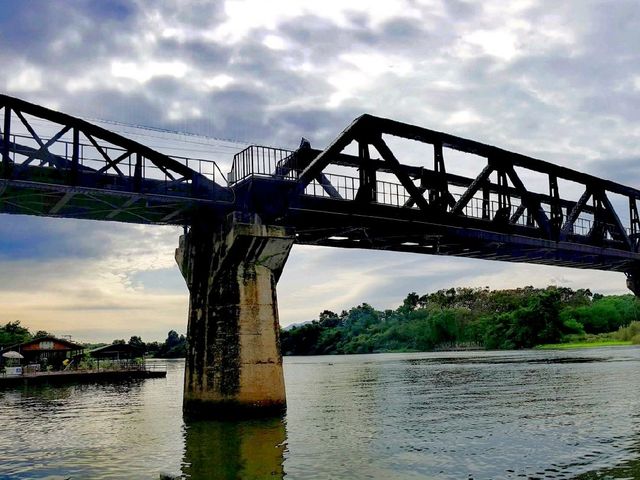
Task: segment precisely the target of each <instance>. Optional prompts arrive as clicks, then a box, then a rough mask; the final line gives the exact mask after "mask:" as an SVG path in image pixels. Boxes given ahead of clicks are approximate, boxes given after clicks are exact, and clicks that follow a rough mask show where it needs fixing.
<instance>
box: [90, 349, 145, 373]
mask: <svg viewBox="0 0 640 480" xmlns="http://www.w3.org/2000/svg"><path fill="white" fill-rule="evenodd" d="M89 355H90V356H91V357H92V358H94V359H96V360H97V362H98V369H100V364H102V367H103V368H117V369H130V368H137V367H139V366H140V365H142V363H137V362H136V359H138V358H142V357H143V356H144V350H143V349H141V348H138V347H134V346H133V345H129V344H128V343H114V344H111V345H105V346H104V347H99V348H96V349H94V350H91V351H90V352H89Z"/></svg>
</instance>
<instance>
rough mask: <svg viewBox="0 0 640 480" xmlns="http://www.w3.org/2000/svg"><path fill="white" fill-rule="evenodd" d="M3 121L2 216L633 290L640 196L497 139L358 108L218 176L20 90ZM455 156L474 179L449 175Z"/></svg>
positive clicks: (1, 105) (248, 154) (211, 166)
mask: <svg viewBox="0 0 640 480" xmlns="http://www.w3.org/2000/svg"><path fill="white" fill-rule="evenodd" d="M0 115H1V117H0V129H1V137H0V148H1V151H2V162H1V164H0V213H13V214H27V215H40V216H49V217H67V218H79V219H93V220H111V221H121V222H134V223H145V224H172V225H185V226H189V225H192V224H193V223H194V222H201V221H206V222H209V223H210V224H212V225H215V224H216V223H219V222H222V221H224V219H225V218H226V217H227V216H228V215H229V214H231V213H234V214H235V215H241V216H246V217H252V218H257V217H256V216H258V217H259V218H260V221H261V222H263V223H265V224H273V225H283V226H287V227H291V228H293V229H294V231H295V241H296V243H299V244H308V245H324V246H331V247H344V248H364V249H379V250H393V251H401V252H414V253H424V254H434V255H453V256H459V257H471V258H481V259H491V260H503V261H512V262H527V263H539V264H547V265H557V266H565V267H575V268H589V269H597V270H612V271H619V272H625V273H626V274H627V276H628V282H627V283H628V285H629V287H630V288H631V289H632V290H634V292H636V293H639V292H640V288H638V287H636V282H635V279H636V277H637V276H638V272H639V271H640V253H639V248H640V216H639V215H638V200H639V199H640V191H639V190H637V189H635V188H631V187H627V186H623V185H620V184H618V183H614V182H611V181H608V180H604V179H601V178H598V177H595V176H592V175H588V174H586V173H582V172H578V171H575V170H571V169H568V168H564V167H561V166H558V165H555V164H552V163H549V162H545V161H541V160H537V159H534V158H530V157H527V156H525V155H521V154H517V153H513V152H509V151H506V150H503V149H500V148H497V147H494V146H490V145H486V144H483V143H479V142H475V141H472V140H467V139H464V138H460V137H456V136H453V135H448V134H446V133H441V132H436V131H433V130H428V129H426V128H422V127H418V126H414V125H409V124H405V123H400V122H396V121H393V120H389V119H385V118H378V117H373V116H370V115H363V116H361V117H359V118H357V119H356V120H354V121H353V123H351V125H349V126H348V127H347V128H346V129H345V130H344V131H343V132H342V133H341V134H340V135H339V136H338V137H337V138H336V139H335V140H334V141H333V142H332V143H331V144H330V145H329V146H328V147H327V148H326V149H324V150H316V149H313V148H311V146H310V145H309V143H308V142H306V141H303V142H302V143H301V146H300V148H299V149H297V150H295V151H289V150H283V149H278V148H271V147H262V146H250V147H248V148H247V149H245V150H243V151H241V152H239V153H238V154H236V155H235V157H234V158H233V164H232V168H231V172H230V173H229V174H228V176H227V177H226V178H225V176H224V175H223V174H222V173H221V172H220V170H219V168H218V167H217V165H216V164H215V163H214V162H212V161H208V160H201V159H190V158H182V157H174V156H169V155H165V154H163V153H160V152H158V151H155V150H153V149H151V148H148V147H146V146H144V145H142V144H140V143H138V142H135V141H132V140H130V139H127V138H125V137H123V136H121V135H118V134H116V133H114V132H111V131H109V130H107V129H104V128H101V127H99V126H97V125H94V124H91V123H89V122H86V121H84V120H81V119H78V118H74V117H72V116H69V115H66V114H63V113H60V112H56V111H53V110H50V109H47V108H44V107H41V106H38V105H34V104H31V103H28V102H25V101H23V100H20V99H17V98H13V97H9V96H6V95H0ZM399 140H404V143H402V145H400V147H398V146H397V145H396V144H398V141H399ZM406 144H410V146H409V147H407V146H406ZM394 151H395V152H394ZM408 152H411V153H412V158H414V157H416V155H417V157H418V159H419V161H418V162H417V163H418V164H414V165H410V164H407V163H403V162H402V158H403V155H408ZM416 152H417V154H416ZM445 156H446V157H447V161H445ZM463 157H464V158H465V159H472V160H473V165H474V166H475V168H476V171H477V173H476V174H474V175H468V176H465V175H459V174H454V173H450V172H449V171H448V169H447V165H448V166H449V167H450V168H449V170H455V169H453V168H452V167H453V166H455V163H456V162H457V161H458V160H457V159H459V158H463ZM414 163H415V162H414ZM623 219H624V220H623Z"/></svg>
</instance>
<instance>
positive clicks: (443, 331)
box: [280, 286, 640, 355]
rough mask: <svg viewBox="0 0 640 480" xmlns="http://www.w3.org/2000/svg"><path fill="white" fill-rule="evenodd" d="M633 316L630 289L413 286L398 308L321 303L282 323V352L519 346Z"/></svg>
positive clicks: (619, 323)
mask: <svg viewBox="0 0 640 480" xmlns="http://www.w3.org/2000/svg"><path fill="white" fill-rule="evenodd" d="M636 320H638V300H637V299H636V297H635V296H633V295H611V296H603V295H600V294H597V293H596V294H592V293H591V291H590V290H588V289H579V290H572V289H570V288H566V287H555V286H550V287H547V288H543V289H540V288H533V287H525V288H518V289H511V290H490V289H489V288H450V289H444V290H439V291H437V292H435V293H430V294H426V295H418V294H417V293H415V292H412V293H410V294H409V295H407V297H406V298H405V299H404V301H403V302H402V305H400V306H399V307H398V308H396V309H395V310H376V309H375V308H373V307H372V306H371V305H369V304H367V303H363V304H362V305H359V306H357V307H353V308H351V309H349V310H344V311H342V312H341V313H340V314H337V313H334V312H332V311H329V310H325V311H323V312H322V313H320V315H319V317H318V318H317V319H315V320H313V321H311V322H308V323H305V324H302V325H298V326H294V327H291V328H288V329H284V330H282V331H281V336H280V342H281V347H282V352H283V353H284V354H285V355H325V354H349V353H374V352H394V351H395V352H397V351H429V350H434V349H451V348H484V349H519V348H531V347H534V346H536V345H540V344H547V343H558V342H561V341H563V340H566V339H567V338H574V339H577V338H580V337H583V336H585V335H588V334H600V333H604V332H612V331H616V330H619V329H621V328H624V327H627V326H628V325H629V324H631V322H634V321H636ZM637 340H638V341H639V342H640V337H638V339H637Z"/></svg>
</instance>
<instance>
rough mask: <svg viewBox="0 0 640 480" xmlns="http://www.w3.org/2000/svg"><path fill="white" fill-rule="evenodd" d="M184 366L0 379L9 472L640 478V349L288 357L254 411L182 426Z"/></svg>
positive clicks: (0, 422)
mask: <svg viewBox="0 0 640 480" xmlns="http://www.w3.org/2000/svg"><path fill="white" fill-rule="evenodd" d="M183 368H184V362H183V361H180V360H177V361H169V362H168V374H167V378H166V379H151V380H141V381H131V382H125V383H119V384H91V385H70V386H65V387H46V386H41V387H31V388H24V389H22V388H21V389H7V390H0V478H2V479H5V478H6V479H13V478H19V479H32V478H33V479H35V478H38V479H42V478H48V479H62V478H65V479H67V478H71V479H93V478H96V479H102V478H113V479H160V478H161V477H162V476H163V475H166V476H172V477H174V478H175V477H177V478H196V479H200V478H203V479H204V478H212V479H225V480H226V479H251V478H256V479H265V478H272V479H278V478H283V476H286V478H287V479H342V478H344V479H425V478H436V479H456V480H457V479H474V480H477V479H517V478H553V479H568V478H577V479H580V480H590V479H600V478H603V479H604V478H607V479H623V478H640V348H634V347H620V348H606V349H591V350H575V351H517V352H513V351H505V352H446V353H419V354H418V353H416V354H378V355H354V356H324V357H289V358H285V380H286V387H287V398H288V410H287V413H286V415H285V416H284V417H283V418H276V419H271V420H266V421H249V422H210V421H209V422H190V423H186V424H185V422H184V421H183V419H182V414H181V402H182V398H181V397H182V377H183Z"/></svg>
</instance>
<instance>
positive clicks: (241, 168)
mask: <svg viewBox="0 0 640 480" xmlns="http://www.w3.org/2000/svg"><path fill="white" fill-rule="evenodd" d="M293 154H294V152H293V151H292V150H285V149H283V148H273V147H264V146H262V145H251V146H249V147H247V148H245V149H244V150H242V151H241V152H238V153H236V154H235V155H234V156H233V164H232V166H231V172H229V176H228V181H229V186H231V185H235V184H236V183H238V182H240V181H242V180H244V179H245V178H248V177H253V176H260V177H278V178H281V179H285V180H295V179H297V171H296V169H295V168H290V167H295V165H291V166H290V167H287V166H285V164H286V162H287V161H288V160H291V161H293V157H292V156H293Z"/></svg>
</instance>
